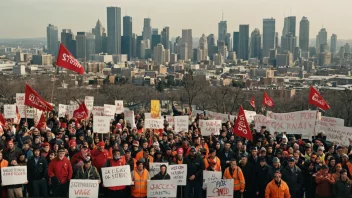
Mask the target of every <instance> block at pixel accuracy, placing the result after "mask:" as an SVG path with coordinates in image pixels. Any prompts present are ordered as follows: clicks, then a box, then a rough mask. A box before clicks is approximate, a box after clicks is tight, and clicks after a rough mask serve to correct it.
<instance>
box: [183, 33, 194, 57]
mask: <svg viewBox="0 0 352 198" xmlns="http://www.w3.org/2000/svg"><path fill="white" fill-rule="evenodd" d="M182 43H187V53H188V55H187V58H188V59H192V56H193V49H192V46H193V39H192V29H183V30H182Z"/></svg>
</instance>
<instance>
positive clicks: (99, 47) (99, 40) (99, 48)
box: [92, 19, 106, 53]
mask: <svg viewBox="0 0 352 198" xmlns="http://www.w3.org/2000/svg"><path fill="white" fill-rule="evenodd" d="M92 33H93V34H94V35H95V52H96V53H101V52H105V51H106V50H105V49H103V41H104V37H105V28H104V27H103V25H102V24H101V22H100V20H99V19H98V21H97V23H96V25H95V28H92Z"/></svg>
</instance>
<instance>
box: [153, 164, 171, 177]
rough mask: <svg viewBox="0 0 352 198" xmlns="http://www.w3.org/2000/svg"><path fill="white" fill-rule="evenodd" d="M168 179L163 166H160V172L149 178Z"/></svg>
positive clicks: (165, 168)
mask: <svg viewBox="0 0 352 198" xmlns="http://www.w3.org/2000/svg"><path fill="white" fill-rule="evenodd" d="M169 179H171V177H170V175H169V174H168V173H167V167H166V165H165V164H162V165H160V172H159V173H158V174H156V175H154V177H152V178H151V180H169Z"/></svg>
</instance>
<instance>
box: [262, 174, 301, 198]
mask: <svg viewBox="0 0 352 198" xmlns="http://www.w3.org/2000/svg"><path fill="white" fill-rule="evenodd" d="M290 197H291V195H290V190H289V187H288V185H287V184H286V182H285V181H283V180H282V179H281V173H280V171H276V172H275V174H274V179H273V180H271V182H270V183H269V184H268V185H267V186H266V188H265V198H290ZM307 198H308V197H307Z"/></svg>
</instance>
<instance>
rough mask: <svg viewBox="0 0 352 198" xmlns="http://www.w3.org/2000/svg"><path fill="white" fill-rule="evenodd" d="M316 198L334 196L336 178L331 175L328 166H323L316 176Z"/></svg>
mask: <svg viewBox="0 0 352 198" xmlns="http://www.w3.org/2000/svg"><path fill="white" fill-rule="evenodd" d="M315 181H316V184H317V185H316V193H315V195H316V196H315V197H316V198H330V197H331V195H332V184H334V183H335V179H334V177H332V175H331V174H330V173H329V168H328V166H327V165H325V164H324V165H323V166H322V167H321V169H320V170H319V172H318V173H317V174H316V176H315Z"/></svg>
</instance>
